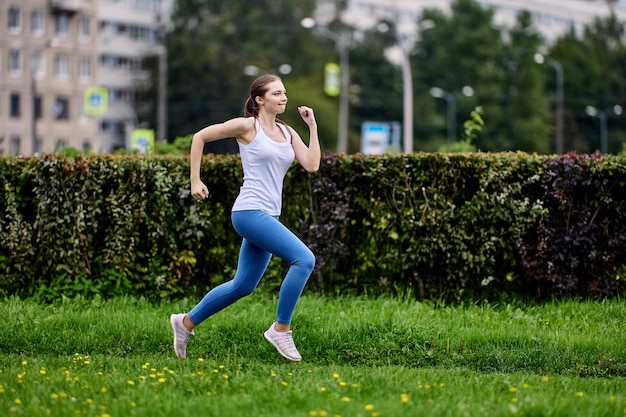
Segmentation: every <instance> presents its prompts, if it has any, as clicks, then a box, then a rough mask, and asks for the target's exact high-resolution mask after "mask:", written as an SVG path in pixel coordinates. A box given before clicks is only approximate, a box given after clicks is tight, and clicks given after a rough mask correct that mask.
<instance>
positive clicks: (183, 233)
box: [0, 153, 626, 302]
mask: <svg viewBox="0 0 626 417" xmlns="http://www.w3.org/2000/svg"><path fill="white" fill-rule="evenodd" d="M624 161H625V160H624V157H618V156H604V157H602V156H596V155H593V156H589V155H576V154H569V155H563V156H558V157H546V156H536V155H528V154H523V153H501V154H483V153H432V154H426V153H420V154H412V155H405V154H393V155H384V156H365V155H360V154H357V155H350V156H339V155H336V154H327V155H324V157H323V159H322V165H321V169H320V171H319V172H318V173H316V174H308V173H306V172H305V171H304V170H302V169H300V168H299V167H297V166H294V167H293V168H292V169H291V170H290V171H289V173H288V175H287V178H286V179H285V191H284V205H283V215H282V220H283V222H284V223H285V224H287V225H288V226H289V227H290V228H292V229H293V230H294V231H295V232H296V233H297V234H299V235H300V236H301V237H302V238H303V239H304V240H305V242H307V244H308V245H309V246H310V247H311V249H312V250H313V252H314V253H315V254H316V257H317V265H316V269H315V271H314V273H313V276H312V278H311V280H310V283H309V285H308V288H309V290H310V291H316V292H320V293H325V294H335V293H339V292H341V293H345V292H351V293H363V292H367V293H373V294H383V293H386V294H388V293H391V294H397V293H399V292H401V293H407V292H408V293H411V295H412V296H415V297H416V298H419V299H430V300H442V301H446V302H448V301H452V302H459V301H467V300H476V299H503V298H508V297H518V296H522V297H535V298H550V297H553V296H558V297H594V298H602V297H613V296H616V295H618V294H620V293H621V292H622V291H623V287H624V285H623V280H622V279H621V278H620V277H621V274H623V272H624V265H626V263H625V262H624V261H623V259H626V258H625V257H624V255H626V253H624V252H625V251H626V249H625V248H626V245H625V243H626V242H625V240H626V233H625V230H626V227H625V226H626V224H625V221H626V220H625V215H626V205H625V204H626V197H625V196H626V193H625V191H626V190H624V187H625V185H624V182H625V180H624V178H625V176H624V170H625V169H626V164H625V163H624ZM202 176H203V179H204V181H205V183H206V184H207V185H208V186H209V188H210V190H211V195H210V197H209V199H207V200H206V201H205V202H202V203H196V202H194V201H193V199H192V198H191V197H190V195H189V179H188V178H189V160H188V158H187V157H186V156H177V157H172V156H169V157H168V156H139V155H106V156H104V155H76V156H60V155H44V156H42V157H38V158H27V159H23V158H3V159H0V190H1V192H2V198H0V212H1V213H2V217H1V218H0V231H1V233H2V243H1V244H0V292H1V293H2V294H3V295H12V294H17V295H19V296H37V297H39V298H41V299H44V300H52V299H56V298H58V297H60V296H61V295H63V296H68V297H72V296H76V295H84V296H90V295H93V294H100V295H103V296H105V297H110V296H115V295H120V294H135V295H140V296H145V297H148V298H152V299H159V298H170V297H181V296H184V295H188V294H191V293H194V294H198V293H203V292H204V291H206V290H207V289H208V288H211V287H213V286H215V285H216V284H218V283H221V282H224V281H225V280H228V279H231V277H232V275H233V274H234V271H235V268H236V262H237V256H238V252H239V245H240V243H241V238H240V237H239V236H238V235H237V234H236V233H235V232H234V230H233V229H232V226H231V224H230V208H231V206H232V203H233V202H234V199H235V197H236V196H237V193H238V191H239V186H240V184H241V177H242V171H241V166H240V161H239V157H238V156H236V155H235V156H232V155H230V156H226V155H222V156H216V155H210V156H207V157H205V158H204V160H203V166H202ZM286 268H287V265H285V264H284V263H283V262H282V261H281V260H279V259H276V258H275V259H273V260H272V263H271V264H270V267H269V268H268V271H267V274H266V277H265V279H264V280H263V281H262V285H263V287H264V288H268V289H273V288H275V287H277V286H279V285H280V282H281V280H282V277H283V274H284V271H285V269H286Z"/></svg>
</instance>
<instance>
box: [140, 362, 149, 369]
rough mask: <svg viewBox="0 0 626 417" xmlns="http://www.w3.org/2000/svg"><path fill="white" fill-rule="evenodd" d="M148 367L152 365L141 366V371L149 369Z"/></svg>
mask: <svg viewBox="0 0 626 417" xmlns="http://www.w3.org/2000/svg"><path fill="white" fill-rule="evenodd" d="M148 366H150V365H148V364H147V363H144V364H143V365H141V369H148Z"/></svg>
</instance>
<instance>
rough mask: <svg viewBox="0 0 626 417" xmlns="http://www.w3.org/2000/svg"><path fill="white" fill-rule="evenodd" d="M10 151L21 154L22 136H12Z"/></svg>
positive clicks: (13, 153)
mask: <svg viewBox="0 0 626 417" xmlns="http://www.w3.org/2000/svg"><path fill="white" fill-rule="evenodd" d="M9 153H10V154H11V155H19V154H20V137H19V136H17V135H13V136H11V140H10V141H9Z"/></svg>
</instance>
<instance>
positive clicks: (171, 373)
mask: <svg viewBox="0 0 626 417" xmlns="http://www.w3.org/2000/svg"><path fill="white" fill-rule="evenodd" d="M167 373H168V374H170V375H174V374H175V373H176V372H174V370H172V369H170V370H168V371H167Z"/></svg>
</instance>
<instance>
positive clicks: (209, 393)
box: [204, 391, 213, 397]
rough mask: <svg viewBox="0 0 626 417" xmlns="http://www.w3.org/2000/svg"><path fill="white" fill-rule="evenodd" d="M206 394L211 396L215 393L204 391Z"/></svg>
mask: <svg viewBox="0 0 626 417" xmlns="http://www.w3.org/2000/svg"><path fill="white" fill-rule="evenodd" d="M204 395H206V396H207V397H210V396H211V395H213V393H212V392H211V391H207V392H205V393H204Z"/></svg>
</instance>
